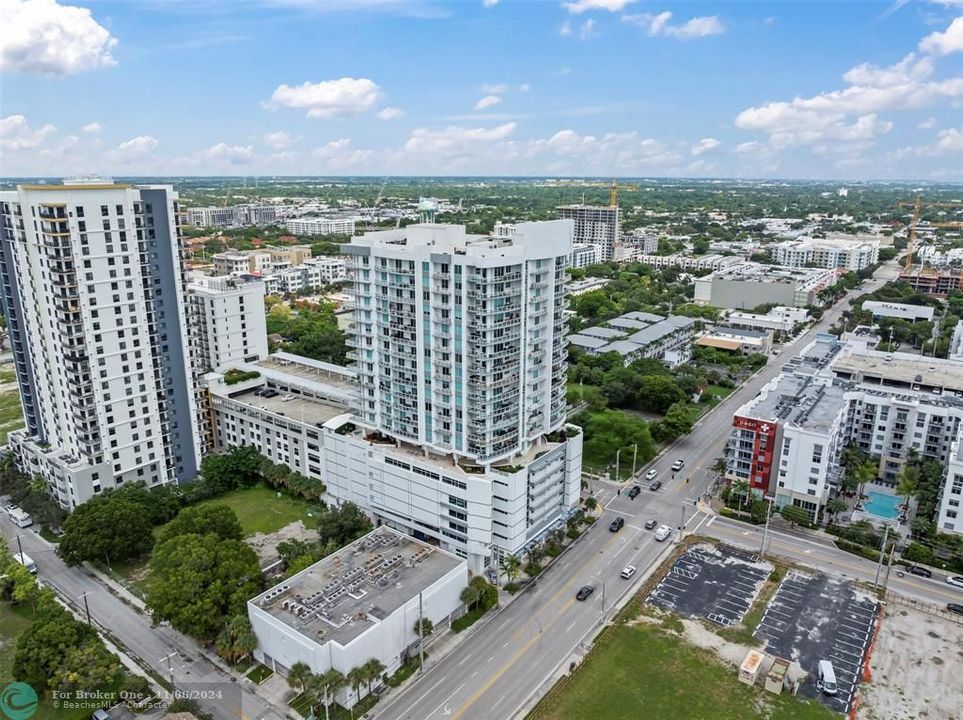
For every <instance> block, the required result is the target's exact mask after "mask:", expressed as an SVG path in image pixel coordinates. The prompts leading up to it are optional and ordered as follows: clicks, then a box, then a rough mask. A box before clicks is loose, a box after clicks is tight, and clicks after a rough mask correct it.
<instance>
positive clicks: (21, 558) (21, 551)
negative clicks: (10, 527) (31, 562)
mask: <svg viewBox="0 0 963 720" xmlns="http://www.w3.org/2000/svg"><path fill="white" fill-rule="evenodd" d="M17 551H18V552H19V553H20V564H21V565H22V564H23V545H21V544H20V535H19V534H18V535H17Z"/></svg>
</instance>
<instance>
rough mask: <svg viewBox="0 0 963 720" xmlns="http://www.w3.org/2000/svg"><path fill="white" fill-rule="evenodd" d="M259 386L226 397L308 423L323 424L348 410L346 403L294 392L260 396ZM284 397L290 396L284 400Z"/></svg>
mask: <svg viewBox="0 0 963 720" xmlns="http://www.w3.org/2000/svg"><path fill="white" fill-rule="evenodd" d="M259 389H260V388H250V389H249V390H244V391H243V392H240V393H238V394H236V395H234V394H229V395H228V397H229V398H230V399H231V400H234V401H236V402H242V403H244V404H245V405H250V406H251V407H257V408H260V409H261V410H264V411H266V412H269V413H273V414H274V415H283V416H284V417H288V418H291V419H292V420H297V421H299V422H305V423H308V424H310V425H323V424H324V423H326V422H327V421H328V420H331V419H332V418H336V417H338V415H344V414H345V413H346V412H350V410H349V408H348V407H347V406H346V405H336V404H334V403H328V402H324V401H322V400H315V399H313V398H304V397H302V396H300V395H294V394H289V395H285V394H283V393H282V394H278V395H275V396H274V397H262V396H260V395H255V392H257V390H259ZM285 398H290V399H289V400H285Z"/></svg>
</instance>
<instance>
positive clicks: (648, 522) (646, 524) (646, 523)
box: [645, 519, 659, 530]
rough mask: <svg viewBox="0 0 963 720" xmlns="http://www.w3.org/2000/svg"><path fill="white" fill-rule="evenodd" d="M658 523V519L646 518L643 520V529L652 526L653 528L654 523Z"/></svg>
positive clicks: (648, 528)
mask: <svg viewBox="0 0 963 720" xmlns="http://www.w3.org/2000/svg"><path fill="white" fill-rule="evenodd" d="M658 524H659V521H658V520H655V519H652V520H646V521H645V529H646V530H651V529H652V528H654V527H655V526H656V525H658Z"/></svg>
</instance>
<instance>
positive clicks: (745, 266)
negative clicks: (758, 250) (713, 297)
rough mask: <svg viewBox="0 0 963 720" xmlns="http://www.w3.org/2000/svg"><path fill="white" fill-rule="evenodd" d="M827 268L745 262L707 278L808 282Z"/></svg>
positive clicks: (819, 276)
mask: <svg viewBox="0 0 963 720" xmlns="http://www.w3.org/2000/svg"><path fill="white" fill-rule="evenodd" d="M827 272H831V270H827V269H825V268H792V267H783V266H782V265H763V264H762V263H755V262H744V263H742V264H740V265H736V266H734V267H730V268H722V269H721V270H716V271H715V272H713V273H712V274H711V275H707V276H706V279H711V280H731V281H736V282H739V281H746V282H762V283H782V284H787V285H788V284H796V283H802V284H806V283H809V282H812V281H814V280H817V279H819V278H822V277H824V276H825V274H826V273H827Z"/></svg>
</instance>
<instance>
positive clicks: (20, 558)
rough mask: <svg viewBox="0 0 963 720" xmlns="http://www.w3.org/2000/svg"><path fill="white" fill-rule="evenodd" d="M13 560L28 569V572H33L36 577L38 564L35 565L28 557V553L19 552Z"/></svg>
mask: <svg viewBox="0 0 963 720" xmlns="http://www.w3.org/2000/svg"><path fill="white" fill-rule="evenodd" d="M13 559H14V560H16V561H17V562H18V563H20V564H21V565H23V566H24V567H25V568H27V570H29V571H30V572H32V573H33V574H34V575H36V574H37V563H35V562H34V561H33V559H32V558H31V557H30V556H29V555H27V553H24V552H19V551H18V552H15V553H13Z"/></svg>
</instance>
